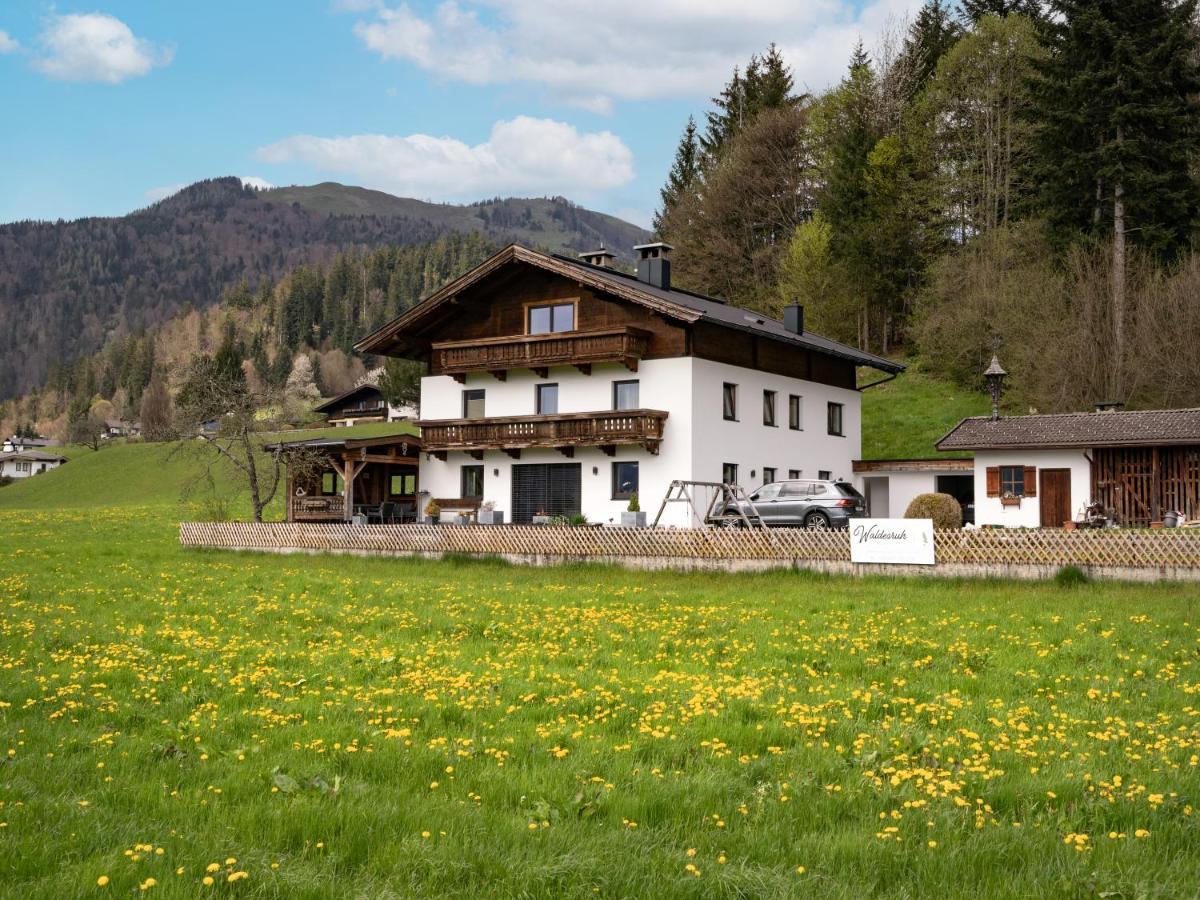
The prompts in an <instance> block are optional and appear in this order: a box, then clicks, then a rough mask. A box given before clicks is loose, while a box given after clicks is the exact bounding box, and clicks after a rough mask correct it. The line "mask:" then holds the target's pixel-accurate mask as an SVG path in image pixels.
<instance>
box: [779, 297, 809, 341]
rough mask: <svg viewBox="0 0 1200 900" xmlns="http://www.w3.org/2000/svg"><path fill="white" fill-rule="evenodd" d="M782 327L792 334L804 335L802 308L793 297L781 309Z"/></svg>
mask: <svg viewBox="0 0 1200 900" xmlns="http://www.w3.org/2000/svg"><path fill="white" fill-rule="evenodd" d="M783 327H784V328H786V329H787V330H788V331H790V332H791V333H792V334H804V307H803V306H801V305H800V301H799V300H797V299H796V298H794V297H793V298H792V302H791V303H789V304H788V305H787V306H785V307H784V308H783Z"/></svg>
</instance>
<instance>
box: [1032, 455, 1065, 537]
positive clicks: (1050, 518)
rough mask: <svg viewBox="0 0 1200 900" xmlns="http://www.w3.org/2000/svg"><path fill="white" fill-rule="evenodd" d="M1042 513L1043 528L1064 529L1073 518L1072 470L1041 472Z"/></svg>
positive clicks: (1047, 470) (1044, 470) (1045, 470)
mask: <svg viewBox="0 0 1200 900" xmlns="http://www.w3.org/2000/svg"><path fill="white" fill-rule="evenodd" d="M1039 490H1040V491H1041V494H1040V496H1041V513H1042V527H1043V528H1062V524H1063V522H1066V521H1068V520H1070V518H1071V470H1070V469H1042V470H1041V487H1040V488H1039Z"/></svg>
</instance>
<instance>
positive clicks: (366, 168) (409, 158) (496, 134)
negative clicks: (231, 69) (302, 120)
mask: <svg viewBox="0 0 1200 900" xmlns="http://www.w3.org/2000/svg"><path fill="white" fill-rule="evenodd" d="M255 155H256V156H257V158H258V159H259V160H260V161H262V162H267V163H300V164H302V165H305V166H308V167H311V168H312V169H315V170H318V171H321V172H328V173H334V174H340V175H347V176H350V177H352V178H354V179H355V181H356V182H357V183H359V184H362V185H363V186H364V187H372V188H377V189H379V190H385V191H389V192H391V193H394V194H401V195H404V196H409V197H420V198H433V199H438V200H466V199H478V198H479V197H481V196H491V195H495V194H505V193H513V194H565V195H567V196H571V197H588V196H595V195H596V194H597V193H598V192H601V191H605V190H608V189H610V188H614V187H618V186H620V185H623V184H626V183H628V182H629V181H631V180H632V179H633V154H632V153H631V152H630V150H629V148H628V147H626V146H625V144H624V143H623V142H622V141H621V139H620V138H618V137H617V136H616V135H614V134H612V133H611V132H608V131H601V132H594V133H590V134H581V133H580V132H579V131H577V130H576V129H575V128H574V127H573V126H571V125H567V124H565V123H563V122H556V121H553V120H550V119H535V118H531V117H528V116H518V117H517V118H515V119H510V120H507V121H502V122H497V123H496V124H495V125H494V126H493V127H492V131H491V134H490V135H489V137H488V139H487V140H486V141H484V142H483V143H481V144H475V145H474V146H471V145H468V144H466V143H465V142H463V141H460V140H457V139H456V138H450V137H432V136H430V135H427V134H411V135H403V136H393V135H383V134H358V135H351V136H348V137H332V138H326V137H314V136H312V135H296V136H294V137H289V138H285V139H284V140H282V141H278V142H277V143H274V144H270V145H268V146H266V147H260V148H259V149H258V151H257V152H256V154H255Z"/></svg>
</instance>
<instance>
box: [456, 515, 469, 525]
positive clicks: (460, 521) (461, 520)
mask: <svg viewBox="0 0 1200 900" xmlns="http://www.w3.org/2000/svg"><path fill="white" fill-rule="evenodd" d="M454 524H455V525H470V524H471V517H470V516H469V515H464V514H462V513H459V514H458V515H457V516H455V517H454Z"/></svg>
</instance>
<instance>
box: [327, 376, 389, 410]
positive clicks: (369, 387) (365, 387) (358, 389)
mask: <svg viewBox="0 0 1200 900" xmlns="http://www.w3.org/2000/svg"><path fill="white" fill-rule="evenodd" d="M366 391H374V392H375V393H376V394H378V395H379V396H380V397H382V396H383V391H381V390H379V387H378V385H374V384H371V382H369V381H364V382H363V383H362V384H356V385H355V386H354V387H352V388H350V390H348V391H343V392H342V393H340V394H338V395H337V396H336V397H333V398H331V399H329V400H326V401H325V402H324V403H322V404H320V405H318V406H314V407H313V411H314V412H325V411H326V410H328V409H332V408H333V407H335V406H337V405H338V404H339V403H341V402H342V401H343V400H349V399H350V398H351V397H353V396H354V395H355V394H361V393H364V392H366Z"/></svg>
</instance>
